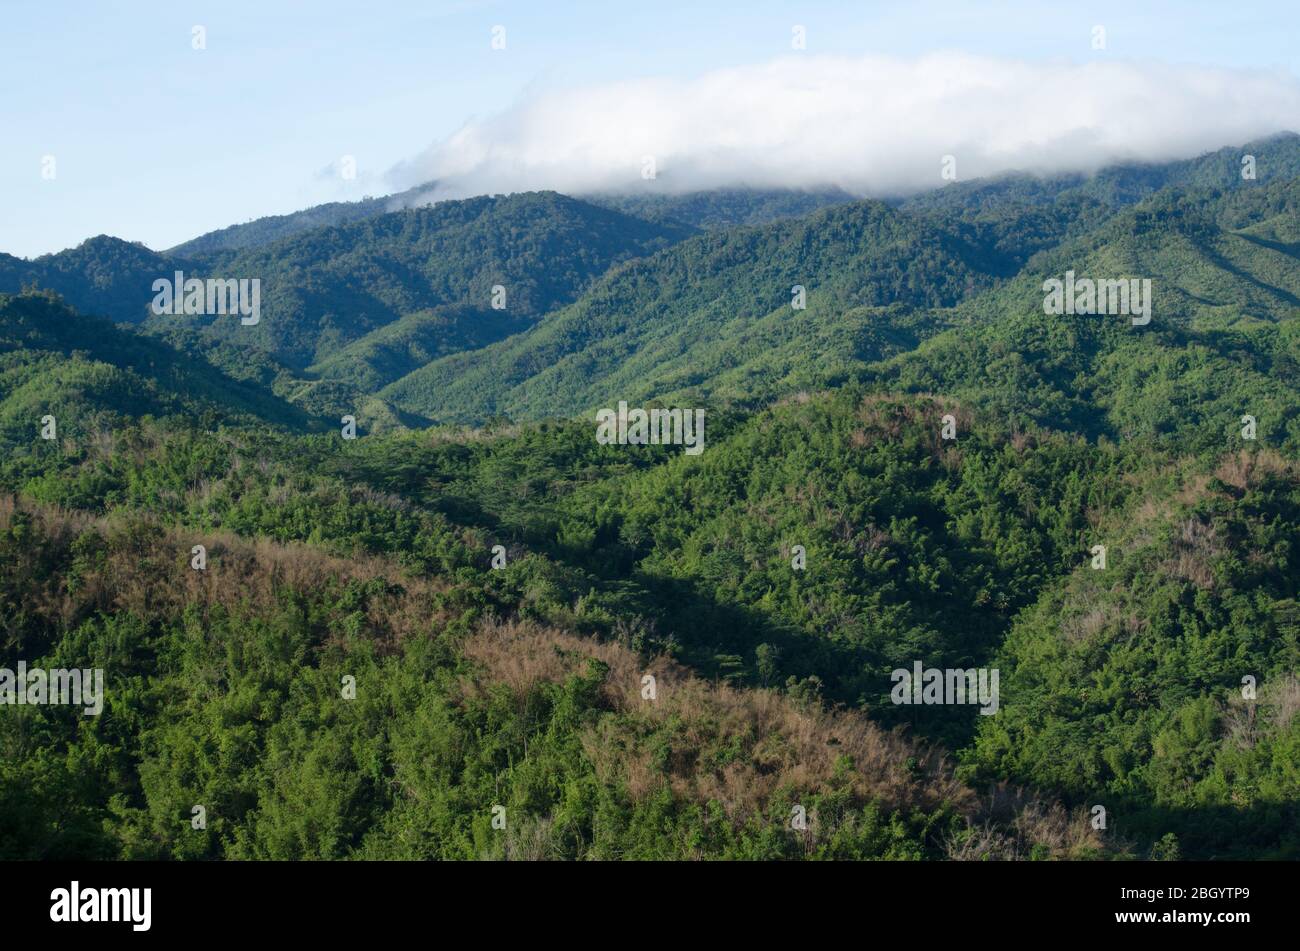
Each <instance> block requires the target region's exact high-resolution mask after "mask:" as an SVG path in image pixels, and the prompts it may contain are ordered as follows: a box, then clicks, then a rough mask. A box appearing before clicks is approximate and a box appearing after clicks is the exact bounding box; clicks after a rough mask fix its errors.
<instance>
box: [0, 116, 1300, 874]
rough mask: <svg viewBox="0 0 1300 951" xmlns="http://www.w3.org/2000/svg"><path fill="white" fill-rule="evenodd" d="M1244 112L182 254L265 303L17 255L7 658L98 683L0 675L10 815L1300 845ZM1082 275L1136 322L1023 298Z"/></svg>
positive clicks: (1, 566) (598, 832) (1297, 707)
mask: <svg viewBox="0 0 1300 951" xmlns="http://www.w3.org/2000/svg"><path fill="white" fill-rule="evenodd" d="M1252 148H1253V149H1254V151H1255V153H1256V154H1257V158H1258V162H1259V168H1260V175H1259V179H1258V180H1255V181H1243V180H1240V178H1239V173H1238V164H1237V157H1238V156H1239V154H1240V152H1241V151H1242V150H1230V151H1229V152H1225V153H1216V154H1215V155H1211V156H1207V157H1205V158H1203V159H1200V160H1196V161H1193V162H1186V163H1172V164H1170V165H1168V166H1159V167H1151V168H1137V169H1133V168H1128V169H1114V170H1108V171H1106V172H1104V173H1102V174H1100V175H1098V176H1096V177H1095V178H1091V179H1086V180H1084V179H1059V180H1049V181H1038V180H1032V179H1019V178H1009V179H1005V180H999V181H996V182H990V183H970V184H968V185H960V186H950V187H948V188H945V189H942V190H940V191H938V192H936V193H934V194H932V195H929V196H925V197H918V198H916V199H912V200H909V201H907V202H895V203H889V204H886V203H880V202H846V201H843V200H842V196H839V195H836V194H835V193H832V192H827V193H810V194H808V195H804V196H802V197H801V196H800V195H798V194H785V195H772V194H768V193H752V194H748V196H747V195H746V193H743V192H739V193H738V192H728V193H718V194H716V195H705V196H698V195H697V196H682V197H677V198H673V197H671V196H656V197H654V198H653V199H647V198H644V197H642V198H639V199H633V198H629V199H625V200H621V201H615V200H613V199H609V198H605V199H601V201H604V202H607V203H608V204H610V205H614V206H616V208H617V209H618V210H609V209H607V208H602V207H597V206H596V205H594V204H591V203H586V202H579V201H575V200H573V199H566V198H563V197H561V196H555V195H548V194H542V195H530V196H516V197H514V198H510V199H487V198H484V199H474V200H471V201H469V202H456V203H447V204H445V205H438V206H434V207H433V208H428V209H415V210H411V211H404V212H399V213H394V214H378V213H376V214H374V215H361V214H358V215H356V216H355V217H356V220H352V221H344V222H334V221H332V220H331V221H330V222H329V223H328V224H326V225H324V226H321V227H316V228H314V229H313V228H308V227H306V226H305V225H304V228H303V229H299V228H298V226H297V225H291V224H290V223H286V224H285V227H286V228H287V229H288V232H289V233H288V234H287V236H284V237H279V238H276V239H275V240H268V241H259V240H257V239H256V234H255V233H249V234H248V235H247V236H246V237H247V238H248V240H247V242H245V243H241V242H240V241H233V238H232V243H229V244H227V245H225V247H227V248H228V250H212V249H207V250H204V251H203V254H204V255H206V258H205V264H204V265H203V266H205V267H212V268H217V269H230V268H234V269H235V270H239V269H242V268H245V267H248V268H255V269H260V270H261V271H262V273H264V274H267V275H268V276H272V275H273V276H274V281H273V283H275V284H277V285H278V288H279V289H278V290H277V291H276V292H275V293H274V294H269V295H268V296H267V297H264V307H265V308H266V310H265V313H264V317H263V328H262V329H263V330H264V333H262V334H260V335H250V336H249V337H241V336H240V335H239V332H238V331H239V325H238V323H237V322H235V323H234V324H233V326H229V325H228V326H214V327H201V326H195V325H194V323H193V321H191V322H190V323H189V324H187V323H186V322H185V321H183V320H177V319H169V320H163V321H158V320H153V319H150V320H149V321H148V322H147V323H146V325H145V326H144V327H143V328H142V327H140V326H139V320H138V319H137V318H136V317H132V316H127V315H125V314H124V313H123V312H122V311H120V310H116V309H114V308H115V307H117V306H119V305H120V303H121V299H122V297H121V294H120V293H119V292H120V291H121V288H122V287H124V286H125V285H124V284H123V283H122V282H123V281H125V280H126V279H127V277H128V276H129V275H130V274H132V273H134V272H132V271H131V270H130V267H128V265H130V266H134V265H131V261H134V260H136V259H137V257H139V256H141V255H143V256H144V257H139V261H141V262H144V263H142V264H141V268H142V270H141V271H140V273H141V274H144V273H145V272H147V271H148V266H149V265H148V263H147V259H148V256H149V255H152V254H153V252H149V251H148V249H138V248H137V249H136V250H129V249H132V248H135V246H130V245H124V243H122V242H115V241H113V239H95V240H94V241H92V242H87V244H85V245H83V246H82V247H81V248H80V249H77V251H76V252H67V253H66V255H67V257H65V258H63V259H62V262H61V263H60V264H59V265H58V267H55V268H54V271H57V272H58V273H59V274H63V275H71V276H69V277H66V281H65V278H64V277H59V278H58V280H53V279H50V280H45V279H44V278H43V277H42V274H41V273H40V272H41V269H43V268H46V269H48V268H50V267H52V266H53V265H52V262H51V261H50V260H49V259H38V262H18V263H17V264H16V265H11V262H13V261H15V260H16V259H6V260H5V261H0V266H2V267H0V277H2V276H4V275H5V274H7V273H9V272H7V271H5V270H4V269H3V268H4V267H10V266H12V267H15V268H19V269H22V268H25V269H26V270H23V272H22V275H21V282H22V283H34V284H37V285H40V286H44V287H49V288H51V289H53V290H55V291H59V292H60V293H61V294H63V296H64V297H65V298H66V299H67V300H68V301H69V302H71V303H74V304H75V303H78V302H85V301H92V302H93V301H94V300H100V301H101V302H110V303H111V302H112V301H114V300H117V301H118V303H117V304H114V305H113V306H100V307H88V308H86V309H88V310H90V311H92V312H94V313H98V314H103V315H107V316H109V317H115V318H117V319H118V320H119V321H121V322H122V325H118V326H115V325H113V324H112V323H109V322H108V321H106V320H103V319H100V318H98V317H92V316H88V315H87V314H84V313H80V312H78V311H79V310H80V309H81V308H77V309H74V308H72V307H69V306H68V305H67V304H66V303H64V302H62V301H60V300H58V299H57V298H56V297H54V296H52V295H51V294H49V293H47V292H44V291H42V292H26V293H17V294H15V295H14V296H6V295H2V294H0V449H2V454H0V666H7V667H13V666H14V664H15V663H16V662H17V660H18V659H23V660H25V661H26V662H27V663H28V665H29V666H46V667H59V666H67V667H73V666H75V667H94V666H100V667H103V668H104V669H105V670H106V673H107V678H108V690H107V694H106V705H105V710H104V712H103V714H102V715H101V716H98V717H83V716H82V715H81V711H80V710H79V709H77V708H69V707H59V706H22V707H18V706H6V707H3V708H0V827H2V828H4V829H6V835H5V836H4V837H3V839H0V856H3V857H7V858H19V857H22V858H30V857H40V858H62V857H74V856H90V857H96V858H111V857H125V858H159V857H172V858H216V857H227V858H428V857H443V858H475V857H511V858H541V857H560V858H702V857H710V858H711V857H727V858H742V857H743V858H796V857H810V858H924V859H941V858H1028V859H1039V858H1112V857H1122V856H1139V857H1147V856H1153V857H1157V858H1173V857H1182V858H1229V857H1232V858H1265V857H1270V858H1272V857H1281V858H1293V859H1294V858H1298V857H1300V833H1298V830H1300V680H1298V679H1297V674H1298V673H1300V670H1298V669H1297V668H1298V667H1300V545H1298V544H1297V541H1296V539H1297V538H1300V461H1298V460H1297V450H1300V405H1298V403H1300V397H1297V395H1296V393H1297V385H1298V384H1300V264H1298V262H1297V260H1296V258H1297V240H1298V239H1300V234H1298V232H1300V215H1298V214H1297V212H1298V211H1300V208H1297V196H1298V195H1300V192H1297V188H1298V187H1300V185H1298V181H1300V179H1298V178H1297V172H1298V171H1300V140H1298V139H1296V138H1295V137H1285V138H1280V139H1277V140H1272V141H1270V142H1267V143H1260V144H1257V145H1256V146H1253V147H1252ZM1234 176H1236V178H1235V180H1234ZM803 202H809V203H811V205H810V206H809V207H804V205H803V204H802V203H803ZM241 240H242V239H241ZM213 247H214V248H215V245H214V246H213ZM97 250H100V251H102V253H103V254H104V255H105V257H104V258H103V261H102V262H101V263H102V268H99V266H98V265H97V266H95V267H92V266H90V264H88V261H89V260H91V259H94V258H95V256H96V252H97ZM187 253H190V252H187ZM118 255H125V256H124V257H120V258H119V257H118ZM54 257H56V258H58V257H59V256H54ZM173 260H175V259H168V263H167V264H166V266H167V267H172V266H173V264H172V263H171V262H172V261H173ZM137 263H139V262H137ZM1067 269H1073V270H1075V271H1077V272H1078V273H1080V274H1085V273H1088V274H1093V275H1098V276H1116V277H1119V276H1146V277H1150V278H1151V279H1152V281H1153V285H1154V286H1155V287H1156V290H1155V297H1154V304H1155V306H1154V319H1153V321H1152V322H1151V324H1150V325H1147V326H1140V327H1135V326H1132V325H1130V323H1129V321H1128V320H1127V318H1125V317H1122V316H1091V315H1079V316H1070V315H1061V316H1051V315H1047V314H1044V313H1043V308H1042V299H1043V292H1042V282H1043V280H1044V279H1045V278H1047V277H1052V276H1060V275H1061V274H1062V273H1063V272H1064V271H1065V270H1067ZM54 271H51V272H50V273H54ZM92 273H101V274H102V275H103V278H102V280H99V281H98V282H95V281H93V280H91V279H90V277H89V275H90V274H92ZM196 273H198V272H196ZM79 274H81V275H86V277H85V278H84V279H82V278H78V277H77V275H79ZM502 275H504V276H502ZM60 282H64V283H60ZM498 282H503V283H505V284H506V285H507V287H508V289H509V290H508V292H509V293H510V295H511V300H512V301H517V302H518V306H517V307H516V306H515V305H514V304H512V305H511V307H509V308H507V309H506V310H505V311H504V312H503V311H498V310H494V309H492V308H491V307H490V306H487V305H486V304H485V301H486V300H487V298H488V288H489V287H490V285H491V284H494V283H498ZM794 284H802V285H804V286H805V287H806V289H807V292H808V294H807V307H806V309H803V310H795V309H794V308H792V307H791V286H792V285H794ZM0 287H5V288H6V289H9V290H13V291H15V292H16V291H18V290H20V288H19V287H11V286H8V285H0ZM516 292H517V296H516ZM78 294H80V295H82V296H80V297H77V296H76V295H78ZM95 295H99V297H98V298H97V297H96V296H95ZM114 295H118V296H117V297H115V296H114ZM268 299H271V300H274V304H273V305H268V304H267V303H266V301H267V300H268ZM126 324H130V325H131V326H126ZM245 329H255V328H245ZM619 400H628V401H630V402H632V403H633V404H634V405H635V404H636V403H637V402H638V401H644V402H646V403H649V402H653V403H655V404H656V405H694V406H701V407H703V408H705V409H706V410H707V429H706V448H705V451H704V452H703V453H702V454H701V455H699V456H692V455H687V454H685V453H683V452H682V448H681V447H680V446H620V445H601V444H599V443H598V442H597V441H596V440H595V439H594V438H593V434H594V419H593V415H592V413H593V411H594V410H595V409H596V408H598V407H602V406H612V405H615V404H616V403H617V402H618V401H619ZM343 413H354V414H355V415H357V417H358V419H359V420H360V422H361V427H360V438H358V439H355V440H350V439H344V438H342V437H341V434H340V429H339V416H340V415H342V414H343ZM47 415H49V416H53V417H55V419H56V420H57V424H58V432H57V437H56V438H53V439H44V438H41V436H40V433H41V430H42V418H43V417H45V416H47ZM1246 416H1249V417H1252V418H1253V427H1254V428H1253V429H1251V428H1250V427H1248V426H1247V425H1246V421H1245V420H1244V419H1243V417H1246ZM945 419H949V420H951V424H952V426H953V427H955V433H954V435H955V438H952V439H946V438H944V437H943V436H942V434H941V433H942V429H943V426H944V420H945ZM195 545H203V546H205V549H206V557H207V562H206V566H205V567H204V568H203V570H196V569H195V568H193V567H192V565H191V558H192V549H193V546H195ZM495 546H501V548H500V549H495V550H496V551H498V552H500V551H502V550H504V556H505V564H504V565H503V566H499V567H498V566H494V564H493V560H494V548H495ZM796 546H798V550H800V551H802V552H803V553H804V556H805V557H806V565H804V566H802V567H796V565H795V562H796V557H795V552H796ZM1096 546H1104V548H1105V550H1106V561H1105V565H1104V567H1103V566H1100V565H1099V564H1098V563H1097V561H1096V555H1095V551H1096ZM498 564H499V559H498ZM914 662H920V663H922V664H923V665H925V666H927V667H939V668H976V667H978V668H996V669H997V670H999V671H1000V674H1001V689H1000V703H999V709H998V712H997V713H996V714H994V715H988V716H983V715H980V714H979V712H978V710H977V708H976V707H975V706H970V705H966V706H963V705H944V704H940V705H933V706H913V705H898V704H896V703H894V702H893V700H892V698H891V687H892V678H891V676H890V675H891V671H893V670H894V669H895V668H898V667H903V668H910V667H911V666H912V664H913V663H914ZM646 675H651V676H653V677H654V678H655V680H654V685H655V691H656V693H655V695H654V696H653V697H651V696H647V695H646V694H645V692H644V691H645V686H644V683H645V682H644V681H643V678H644V677H645V676H646ZM1246 680H1249V682H1251V683H1253V684H1255V685H1257V688H1258V692H1257V695H1256V696H1254V697H1251V696H1248V695H1247V691H1243V686H1242V685H1243V683H1244V682H1246ZM196 806H202V807H203V810H204V813H203V814H204V816H205V817H206V824H205V826H204V827H203V828H195V827H194V826H193V824H192V821H191V820H192V817H193V815H194V808H195V807H196ZM1097 806H1102V807H1104V809H1105V810H1106V815H1107V825H1106V827H1105V828H1104V829H1098V828H1095V827H1094V825H1093V824H1092V823H1091V822H1090V818H1091V817H1092V816H1093V815H1094V810H1095V808H1096V807H1097ZM497 807H503V808H504V815H505V817H506V821H505V827H504V828H498V827H496V826H495V825H494V822H493V820H494V817H495V816H499V815H500V813H499V810H498V809H497ZM799 808H801V809H802V810H803V813H804V814H805V815H806V816H807V823H806V825H805V826H804V827H802V828H801V827H799V825H798V824H792V822H791V819H792V816H794V815H796V814H798V809H799Z"/></svg>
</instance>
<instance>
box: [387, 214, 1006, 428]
mask: <svg viewBox="0 0 1300 951" xmlns="http://www.w3.org/2000/svg"><path fill="white" fill-rule="evenodd" d="M1003 270H1004V262H1003V261H1001V260H999V259H998V258H997V257H996V256H995V255H992V254H991V253H990V251H989V249H988V248H986V247H981V246H979V245H977V244H974V243H971V242H969V241H968V240H966V238H964V237H963V236H962V235H961V234H959V233H957V232H956V231H953V230H951V229H943V228H939V227H936V226H934V225H932V224H930V223H926V222H921V221H919V220H918V219H915V218H913V217H911V216H908V215H906V214H904V213H902V212H899V211H896V210H894V209H891V208H889V207H887V206H885V205H883V204H881V203H879V202H858V203H854V204H850V205H842V206H836V207H832V208H827V209H823V210H822V211H820V212H817V213H816V214H813V215H811V216H808V217H805V218H801V219H797V220H793V221H779V222H776V223H773V224H769V225H765V226H762V227H754V228H740V229H735V230H729V231H720V232H715V233H710V234H705V235H702V236H699V237H696V238H692V239H690V240H688V241H685V242H682V243H681V244H678V245H676V246H674V247H672V248H669V249H667V250H665V251H662V252H660V253H659V254H657V255H654V256H652V257H649V258H645V259H642V260H638V261H634V262H632V263H630V264H628V265H626V266H625V267H622V268H619V269H617V270H615V271H613V272H612V273H610V274H609V275H608V276H607V277H606V278H605V279H604V280H603V281H601V282H600V283H599V284H598V285H597V286H595V287H594V288H592V290H590V291H588V292H587V293H586V294H585V295H583V297H582V298H581V299H580V300H579V301H578V302H577V303H575V304H573V305H572V306H570V307H567V308H565V309H563V310H559V311H556V312H554V313H552V314H550V315H548V316H547V317H546V318H545V319H543V320H542V321H541V322H540V323H539V324H538V325H537V326H536V327H534V328H532V329H530V330H529V331H527V332H525V333H523V334H519V335H517V336H515V337H511V338H510V339H508V340H505V341H502V342H500V343H496V344H492V345H491V346H489V347H486V348H484V349H482V350H477V351H472V352H465V353H461V354H457V355H454V356H451V357H445V358H443V359H440V360H438V361H435V362H434V363H431V364H429V365H428V366H426V367H424V368H422V369H420V370H417V371H415V372H414V373H412V374H410V375H409V376H407V377H405V378H404V379H402V380H400V381H398V382H397V383H394V384H392V385H391V386H389V387H387V388H386V389H385V390H383V391H382V392H383V395H384V396H386V397H389V398H391V399H392V400H394V402H396V403H397V404H398V405H400V406H403V407H405V408H407V409H410V410H412V411H415V412H419V413H422V414H424V415H428V416H430V417H432V418H435V419H446V420H465V421H468V420H474V419H482V418H485V417H486V416H490V415H492V414H493V413H506V414H510V415H514V414H521V415H523V416H537V415H554V414H568V413H575V412H579V411H585V410H587V409H589V408H593V407H594V406H598V405H599V406H604V405H611V401H613V402H617V400H619V399H624V398H626V399H632V398H644V397H650V396H662V395H664V394H666V393H670V392H675V391H678V390H683V389H686V388H689V387H700V388H703V389H704V390H706V391H707V390H709V389H711V386H710V384H711V382H712V381H714V380H717V379H719V378H721V377H722V376H725V375H726V374H727V373H728V372H729V371H731V370H733V369H735V368H737V367H739V366H741V365H743V364H744V363H745V362H747V361H750V360H758V361H768V362H772V361H776V362H778V363H780V364H781V367H780V369H781V372H782V373H783V374H784V373H792V372H793V373H795V374H796V376H797V375H798V373H799V372H800V371H801V370H802V371H807V370H813V371H815V370H817V369H819V368H818V366H817V364H818V362H819V361H820V360H821V359H822V358H823V357H825V356H826V354H824V353H820V352H818V351H817V349H816V347H815V346H814V342H815V341H817V340H821V339H828V338H829V337H837V336H840V337H843V338H846V339H845V342H846V344H847V345H848V346H850V347H853V348H857V349H859V350H862V351H865V353H864V355H865V356H867V357H869V358H875V357H879V356H882V355H884V354H886V353H889V352H893V351H894V350H896V349H898V348H903V349H906V348H910V346H911V345H913V344H914V343H915V338H914V337H913V336H911V335H910V332H909V331H908V330H906V329H903V328H902V327H901V326H900V327H899V328H897V329H895V330H890V329H889V325H888V323H887V322H885V321H882V320H881V319H880V314H879V309H881V308H886V307H889V306H891V305H892V306H893V307H894V308H895V310H894V311H893V312H892V318H897V319H899V320H900V321H902V322H903V323H906V314H907V313H908V311H909V310H912V309H918V308H920V309H925V308H944V307H951V306H952V305H954V304H955V303H957V302H958V301H959V300H961V299H963V298H965V297H966V296H968V295H970V294H973V293H975V292H977V291H978V290H980V289H982V288H987V287H990V286H991V285H992V284H993V282H994V281H995V280H996V277H997V275H999V274H1000V273H1001V272H1002V271H1003ZM796 286H801V287H803V288H804V291H805V294H806V304H807V307H806V309H802V310H798V309H795V308H794V306H793V305H794V303H795V301H794V296H793V290H792V289H793V288H794V287H796ZM892 318H891V319H892ZM851 328H856V330H854V329H851ZM873 341H874V342H873ZM778 354H784V358H779V357H778ZM747 382H749V381H747ZM757 384H758V386H759V387H761V386H762V381H761V380H758V381H757ZM744 390H748V395H750V396H752V395H754V393H755V389H754V387H743V388H742V392H741V393H738V394H737V395H745V394H744Z"/></svg>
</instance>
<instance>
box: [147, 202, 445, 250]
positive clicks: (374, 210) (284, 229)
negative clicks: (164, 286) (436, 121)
mask: <svg viewBox="0 0 1300 951" xmlns="http://www.w3.org/2000/svg"><path fill="white" fill-rule="evenodd" d="M425 187H427V186H421V187H419V188H412V189H410V190H409V191H405V192H398V193H397V194H394V195H385V196H383V197H380V198H370V197H367V198H363V199H361V200H360V201H332V202H328V203H326V204H324V205H313V206H312V207H311V208H304V209H303V210H302V211H295V212H292V213H290V214H287V215H268V216H266V217H265V218H256V219H254V220H252V221H246V222H244V223H243V224H237V225H230V226H229V227H226V228H221V229H219V230H217V231H209V232H208V233H207V234H202V235H199V236H198V237H197V238H191V239H190V240H189V241H183V242H181V243H180V244H178V245H176V246H175V247H171V248H168V249H167V250H166V251H164V252H163V253H164V254H167V255H170V256H172V257H179V258H195V257H206V256H208V255H211V254H215V253H217V252H218V251H242V250H245V249H247V248H260V247H262V246H263V245H267V244H272V243H273V242H276V241H279V240H281V239H283V238H289V237H292V236H293V235H296V234H301V233H302V232H304V231H312V230H314V229H316V228H328V227H333V226H336V225H344V224H347V223H348V222H351V221H362V220H364V219H366V218H377V217H378V216H379V215H383V214H387V213H388V212H390V211H398V210H401V209H403V208H405V207H407V205H408V204H409V202H410V201H411V200H412V199H413V198H415V197H416V196H417V195H418V194H419V193H420V192H421V191H423V190H424V188H425Z"/></svg>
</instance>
